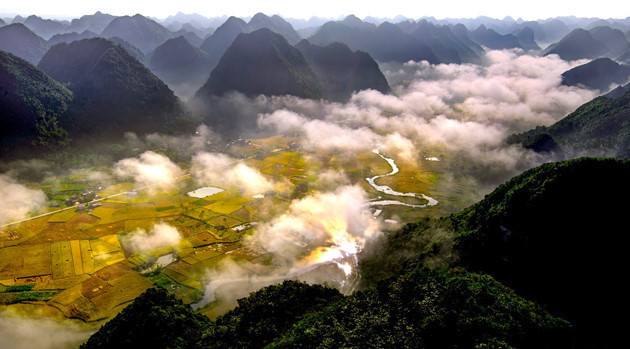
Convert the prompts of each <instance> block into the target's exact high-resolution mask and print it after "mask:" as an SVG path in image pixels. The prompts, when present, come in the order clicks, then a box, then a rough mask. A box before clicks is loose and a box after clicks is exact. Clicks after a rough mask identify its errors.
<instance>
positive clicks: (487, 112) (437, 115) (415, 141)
mask: <svg viewBox="0 0 630 349" xmlns="http://www.w3.org/2000/svg"><path fill="white" fill-rule="evenodd" d="M520 53H521V52H518V51H507V50H506V51H491V52H489V53H488V54H487V57H486V59H487V64H485V65H472V64H462V65H456V64H439V65H431V64H429V63H428V62H425V61H423V62H408V63H405V64H402V65H397V66H393V65H383V67H382V68H383V70H384V73H385V75H386V76H387V78H388V79H389V81H390V82H398V84H397V85H396V84H395V83H393V85H395V87H394V91H395V93H394V94H393V95H384V94H382V93H380V92H378V91H374V90H365V91H360V92H358V93H356V94H354V95H353V96H352V98H351V99H350V100H349V101H348V102H347V103H344V104H340V103H324V102H323V103H321V104H319V105H318V106H317V107H315V106H314V105H313V102H312V101H302V100H299V99H295V98H284V97H272V98H267V99H260V98H259V99H257V102H258V103H260V102H261V101H266V102H267V103H268V105H274V106H279V107H281V109H279V110H272V111H270V112H267V113H261V114H260V115H259V119H258V124H259V125H260V126H261V127H263V128H270V129H272V130H275V131H278V132H282V133H285V134H293V135H295V134H299V135H302V136H303V137H304V139H305V140H304V147H305V148H307V149H345V150H346V151H357V150H364V149H366V148H373V147H376V146H378V147H382V148H384V149H386V150H388V151H389V152H390V153H394V152H395V153H396V154H398V156H404V157H414V156H416V155H417V153H418V149H416V148H421V149H422V150H426V149H437V151H449V152H455V153H461V154H465V155H466V156H468V157H469V158H470V162H471V163H476V164H483V165H485V166H490V167H492V166H498V167H499V168H501V169H502V171H504V172H510V173H511V174H514V171H517V170H522V169H524V168H527V167H531V166H534V165H535V164H537V163H539V162H540V161H542V160H541V158H540V156H538V155H536V154H533V153H532V152H530V151H527V150H525V149H522V148H521V147H520V146H509V145H506V144H505V139H506V138H507V136H509V135H510V134H512V133H516V132H523V131H526V130H529V129H531V128H534V127H536V126H538V125H549V124H552V123H553V122H556V121H558V120H559V119H561V118H562V117H564V116H565V115H567V114H568V113H570V112H572V111H573V110H575V109H576V108H577V107H578V106H580V105H581V104H583V103H585V102H587V101H589V100H591V99H593V98H594V97H596V95H597V92H596V91H592V90H588V89H584V88H581V87H574V86H564V85H562V79H561V74H562V73H563V72H564V71H566V70H568V69H571V68H572V67H574V66H577V65H579V64H582V63H584V62H583V61H576V62H566V61H563V60H562V59H560V58H559V57H558V56H554V55H550V56H545V57H535V56H528V55H521V54H520ZM283 98H284V99H283ZM392 151H393V152H392Z"/></svg>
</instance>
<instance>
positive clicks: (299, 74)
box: [196, 29, 322, 99]
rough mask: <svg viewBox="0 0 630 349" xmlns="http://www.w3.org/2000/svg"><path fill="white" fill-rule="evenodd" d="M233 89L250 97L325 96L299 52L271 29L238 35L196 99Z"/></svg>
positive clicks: (219, 94)
mask: <svg viewBox="0 0 630 349" xmlns="http://www.w3.org/2000/svg"><path fill="white" fill-rule="evenodd" d="M230 91H237V92H241V93H243V94H245V95H248V96H257V95H260V94H263V95H268V96H273V95H293V96H298V97H302V98H313V99H319V98H321V97H322V86H321V83H320V81H319V79H317V77H316V76H315V74H314V73H313V71H312V70H311V68H310V67H309V66H308V64H307V63H306V61H305V60H304V57H303V56H302V54H301V53H300V51H298V50H297V49H296V48H294V47H293V46H291V45H289V43H288V42H287V40H286V39H285V38H284V37H282V36H281V35H279V34H276V33H274V32H272V31H271V30H269V29H260V30H257V31H255V32H252V33H249V34H241V35H239V36H238V37H237V38H236V40H234V43H233V44H232V45H231V46H230V47H229V48H228V49H227V51H226V52H225V54H224V55H223V57H221V60H220V61H219V64H218V65H217V67H216V68H215V69H214V70H213V71H212V73H211V74H210V78H209V79H208V81H207V82H206V84H205V85H204V86H202V87H201V89H199V91H197V93H196V98H205V97H208V96H211V95H215V96H222V95H224V94H225V93H227V92H230Z"/></svg>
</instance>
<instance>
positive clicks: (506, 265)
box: [111, 158, 630, 348]
mask: <svg viewBox="0 0 630 349" xmlns="http://www.w3.org/2000/svg"><path fill="white" fill-rule="evenodd" d="M627 178H630V161H627V160H615V159H593V158H582V159H577V160H570V161H564V162H558V163H549V164H545V165H542V166H539V167H537V168H534V169H531V170H529V171H526V172H525V173H523V174H522V175H520V176H517V177H515V178H513V179H511V180H510V181H508V182H506V183H505V184H503V185H501V186H500V187H499V188H497V189H496V190H495V191H493V192H492V193H491V194H489V195H487V196H486V198H485V199H484V200H482V201H480V202H479V203H477V204H475V205H473V206H471V207H469V208H467V209H465V210H463V211H461V212H459V213H456V214H453V215H451V216H448V217H444V218H440V219H425V220H423V221H420V222H418V223H415V224H410V225H407V226H406V227H404V228H403V229H402V230H400V231H398V232H395V233H392V234H391V235H389V236H388V237H387V238H386V239H385V241H380V242H378V243H377V245H379V244H382V245H384V247H383V250H381V251H379V253H374V254H372V256H371V257H366V258H363V261H362V263H361V270H362V275H363V277H364V279H365V281H366V283H367V288H366V289H365V290H363V291H361V292H357V293H355V294H353V295H351V296H347V297H341V296H340V295H339V294H338V293H337V292H336V291H326V289H325V288H323V287H320V286H312V287H311V286H305V285H300V284H296V283H294V282H285V283H284V284H283V285H281V286H272V287H269V288H266V289H263V290H261V291H259V292H256V293H254V294H252V295H251V296H250V297H249V298H247V299H244V300H241V301H239V306H238V307H237V308H236V309H235V310H233V311H231V312H229V313H227V314H225V315H224V316H222V317H220V318H218V319H217V321H216V322H214V323H210V322H209V324H208V325H207V326H206V327H203V328H204V331H205V332H204V334H203V336H202V337H203V338H204V339H203V341H202V342H203V343H202V344H197V345H201V346H207V347H261V346H264V345H269V347H282V348H284V347H286V348H293V347H327V348H328V347H329V348H337V347H427V348H438V347H440V348H443V347H451V348H471V347H479V348H509V347H518V348H541V347H549V348H557V347H574V346H577V347H589V348H590V347H609V346H610V345H612V343H615V342H616V341H619V340H620V339H621V336H622V334H623V331H622V330H621V326H622V324H621V323H620V322H618V317H616V316H612V315H611V314H612V313H615V312H621V311H622V310H621V308H620V307H619V306H620V305H622V304H625V301H624V299H625V295H624V292H623V290H624V288H623V286H622V284H621V283H622V280H621V278H619V275H622V272H623V271H624V270H625V269H626V265H627V262H626V261H625V258H624V257H623V256H624V253H623V249H624V248H625V246H627V243H628V238H627V236H626V234H623V232H624V224H623V222H624V220H623V217H624V211H625V206H624V205H615V202H618V198H620V197H621V198H623V197H627V196H628V195H630V189H629V188H628V186H627V184H626V183H625V182H626V181H627ZM593 183H596V185H594V184H593ZM587 185H588V186H589V188H591V189H589V190H586V186H587ZM589 195H590V196H589ZM453 266H456V267H455V268H453ZM449 268H451V269H449ZM466 270H472V271H475V272H468V271H466ZM478 273H484V274H478ZM485 273H487V274H489V275H492V277H491V276H489V275H487V274H485ZM493 277H494V278H496V279H497V280H495V279H494V278H493ZM500 282H501V283H500ZM506 285H507V286H506ZM313 287H314V288H313ZM512 289H514V291H512ZM521 296H524V297H525V298H522V297H521ZM541 306H542V307H541ZM543 307H544V308H543ZM616 309H617V310H616ZM547 311H549V313H548V312H547ZM618 315H621V314H618ZM563 318H565V319H567V320H569V321H570V323H571V324H572V325H574V326H575V331H573V330H570V329H569V327H570V326H569V323H567V322H566V321H564V320H562V319H563ZM112 331H113V330H112ZM111 333H112V334H113V333H116V336H123V337H124V334H121V333H124V332H120V330H119V331H116V332H111ZM198 337H199V336H198V335H195V336H191V338H198Z"/></svg>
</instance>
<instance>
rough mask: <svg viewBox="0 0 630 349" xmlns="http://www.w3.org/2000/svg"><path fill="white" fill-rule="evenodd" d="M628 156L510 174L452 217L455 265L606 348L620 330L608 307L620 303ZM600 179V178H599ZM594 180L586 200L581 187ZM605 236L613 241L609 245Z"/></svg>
mask: <svg viewBox="0 0 630 349" xmlns="http://www.w3.org/2000/svg"><path fill="white" fill-rule="evenodd" d="M628 178H630V162H628V161H618V160H612V159H606V160H597V159H580V160H573V161H567V162H561V163H554V164H546V165H543V166H541V167H538V168H536V169H532V170H530V171H527V172H525V173H524V174H522V175H520V176H518V177H516V178H514V179H512V180H510V181H509V182H508V183H506V184H504V185H502V186H501V187H499V188H498V189H496V190H495V191H494V192H492V194H490V195H488V196H487V197H486V199H484V200H483V201H481V202H480V203H478V204H476V205H473V206H472V207H470V208H468V209H466V210H464V211H463V212H461V213H459V214H456V215H454V216H453V217H451V220H452V222H453V223H452V224H453V230H454V231H455V232H456V234H457V238H456V240H455V249H456V251H458V253H459V255H460V258H461V263H462V264H464V265H466V266H468V267H470V268H472V269H473V270H480V271H484V272H487V273H490V274H492V275H495V276H496V277H497V279H499V280H502V281H504V282H506V283H507V284H508V285H510V286H512V287H514V289H516V290H517V291H518V292H520V293H522V294H523V295H525V296H527V297H530V298H532V299H535V300H536V301H538V302H539V303H541V304H544V305H546V306H547V309H549V310H550V311H551V312H552V313H554V314H559V315H561V316H564V317H566V318H567V319H569V320H572V321H573V322H574V323H575V325H576V329H577V331H578V337H579V338H582V337H583V338H584V340H591V341H593V342H592V343H591V345H596V346H602V347H606V344H605V343H615V342H616V341H615V338H616V339H620V338H621V336H622V332H621V331H620V330H621V326H622V325H621V323H619V322H618V320H617V317H616V316H615V315H614V313H615V312H616V310H615V309H619V308H617V307H618V306H620V305H621V304H624V303H625V304H627V298H626V297H627V295H626V294H625V292H623V291H622V289H623V287H622V286H621V285H622V280H621V279H619V273H622V272H623V271H624V270H626V269H627V266H628V262H627V259H626V258H624V257H623V256H624V251H625V247H626V246H627V244H628V242H630V239H629V238H628V236H627V234H624V233H622V232H623V231H625V228H626V224H624V217H625V214H626V208H624V205H616V204H615V202H619V201H617V200H618V199H619V198H621V197H627V196H628V195H630V186H628V185H627V180H628ZM598 179H599V180H598ZM593 180H595V181H597V186H596V190H593V191H592V192H593V193H594V194H595V196H596V197H597V199H596V201H591V199H588V198H586V197H585V195H584V194H585V192H584V191H582V190H580V188H583V186H584V184H586V183H589V182H592V181H593ZM611 242H612V243H611Z"/></svg>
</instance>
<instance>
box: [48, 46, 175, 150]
mask: <svg viewBox="0 0 630 349" xmlns="http://www.w3.org/2000/svg"><path fill="white" fill-rule="evenodd" d="M38 67H39V68H40V69H42V70H43V71H44V72H46V73H47V74H48V75H50V76H51V77H53V78H54V79H56V80H57V81H60V82H62V83H64V84H66V85H67V86H68V87H69V89H70V90H72V91H73V93H74V95H75V99H74V101H73V103H72V105H71V107H70V110H69V112H70V114H71V118H70V119H71V121H69V122H68V123H67V124H65V125H64V126H65V127H67V129H68V131H69V132H71V133H72V134H74V135H75V136H76V137H77V138H79V137H87V136H88V135H90V136H92V137H94V136H97V135H98V136H99V137H104V136H112V135H118V137H120V136H122V134H123V133H124V132H127V131H135V132H140V133H144V132H149V131H155V130H158V129H161V128H163V127H164V126H165V124H166V123H168V122H169V121H172V120H173V119H174V118H175V117H176V115H178V114H179V113H181V109H180V108H181V107H180V104H179V101H178V100H177V97H175V95H174V94H173V92H172V91H171V90H169V88H168V87H167V86H166V85H165V84H164V83H163V82H162V81H161V80H160V79H158V78H157V77H156V76H155V75H153V74H152V73H151V72H150V71H149V69H148V68H146V67H145V66H144V65H142V63H140V62H139V61H138V60H136V59H135V58H133V57H132V56H130V55H129V54H128V53H127V51H125V50H124V49H123V48H122V47H121V46H119V45H116V44H114V43H113V42H111V41H109V40H106V39H102V38H93V39H85V40H80V41H75V42H72V43H70V44H66V43H61V44H58V45H55V46H53V47H52V48H51V49H50V50H49V51H48V52H47V53H46V55H45V56H44V57H43V58H42V60H41V62H40V63H39V66H38Z"/></svg>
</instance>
